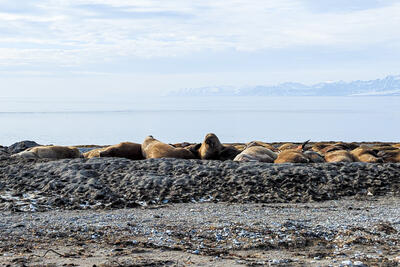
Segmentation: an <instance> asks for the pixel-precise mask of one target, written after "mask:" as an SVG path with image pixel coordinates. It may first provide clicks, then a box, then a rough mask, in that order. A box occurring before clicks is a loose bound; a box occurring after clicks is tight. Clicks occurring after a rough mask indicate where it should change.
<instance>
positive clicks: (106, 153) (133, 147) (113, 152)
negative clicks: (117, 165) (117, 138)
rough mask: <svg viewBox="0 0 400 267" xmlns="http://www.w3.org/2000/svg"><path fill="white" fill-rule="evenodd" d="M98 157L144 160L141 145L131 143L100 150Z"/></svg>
mask: <svg viewBox="0 0 400 267" xmlns="http://www.w3.org/2000/svg"><path fill="white" fill-rule="evenodd" d="M99 157H120V158H127V159H132V160H140V159H144V157H143V154H142V145H141V144H137V143H131V142H122V143H119V144H116V145H113V146H109V147H106V148H104V149H102V150H100V152H99Z"/></svg>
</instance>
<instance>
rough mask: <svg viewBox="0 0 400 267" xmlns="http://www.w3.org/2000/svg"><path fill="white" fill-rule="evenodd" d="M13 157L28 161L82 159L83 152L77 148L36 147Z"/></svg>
mask: <svg viewBox="0 0 400 267" xmlns="http://www.w3.org/2000/svg"><path fill="white" fill-rule="evenodd" d="M13 157H22V158H27V159H38V158H40V159H44V158H48V159H67V158H80V157H82V154H81V152H79V150H78V149H77V148H76V147H67V146H36V147H32V148H28V149H27V150H25V151H22V152H20V153H17V154H14V155H13Z"/></svg>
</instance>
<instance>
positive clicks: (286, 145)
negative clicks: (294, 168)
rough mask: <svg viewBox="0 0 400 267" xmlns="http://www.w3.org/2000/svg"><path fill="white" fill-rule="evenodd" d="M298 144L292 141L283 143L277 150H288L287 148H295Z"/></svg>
mask: <svg viewBox="0 0 400 267" xmlns="http://www.w3.org/2000/svg"><path fill="white" fill-rule="evenodd" d="M298 147H299V146H298V145H295V144H293V143H285V144H283V145H281V146H279V147H278V150H279V151H284V150H288V149H297V148H298Z"/></svg>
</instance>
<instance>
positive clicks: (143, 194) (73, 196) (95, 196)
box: [0, 158, 400, 211]
mask: <svg viewBox="0 0 400 267" xmlns="http://www.w3.org/2000/svg"><path fill="white" fill-rule="evenodd" d="M399 188H400V164H398V163H385V164H368V163H334V164H333V163H328V164H327V163H321V164H267V163H254V162H248V163H237V162H233V161H224V162H221V161H206V160H203V161H202V160H181V159H149V160H141V161H131V160H127V159H121V158H93V159H66V160H58V161H49V160H21V159H12V158H11V159H10V158H8V159H2V160H0V210H14V211H44V210H49V209H54V208H65V209H87V208H96V209H103V208H123V207H136V206H138V205H142V206H143V205H149V204H166V203H181V202H205V201H212V202H239V203H277V202H282V203H283V202H309V201H323V200H331V199H339V198H341V197H344V196H355V197H358V198H363V197H364V198H365V197H367V196H371V195H396V194H398V192H399Z"/></svg>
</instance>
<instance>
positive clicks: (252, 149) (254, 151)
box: [234, 142, 278, 163]
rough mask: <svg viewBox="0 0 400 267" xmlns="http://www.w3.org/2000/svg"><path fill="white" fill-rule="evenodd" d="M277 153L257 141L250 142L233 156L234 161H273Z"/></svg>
mask: <svg viewBox="0 0 400 267" xmlns="http://www.w3.org/2000/svg"><path fill="white" fill-rule="evenodd" d="M277 157H278V155H277V154H276V153H275V152H273V151H272V150H271V149H268V148H266V147H264V146H262V145H259V144H258V143H257V142H251V143H249V144H248V145H247V147H246V148H245V149H244V150H243V151H242V152H241V153H240V154H239V155H237V156H236V157H235V159H234V161H260V162H267V163H274V160H275V159H276V158H277Z"/></svg>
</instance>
